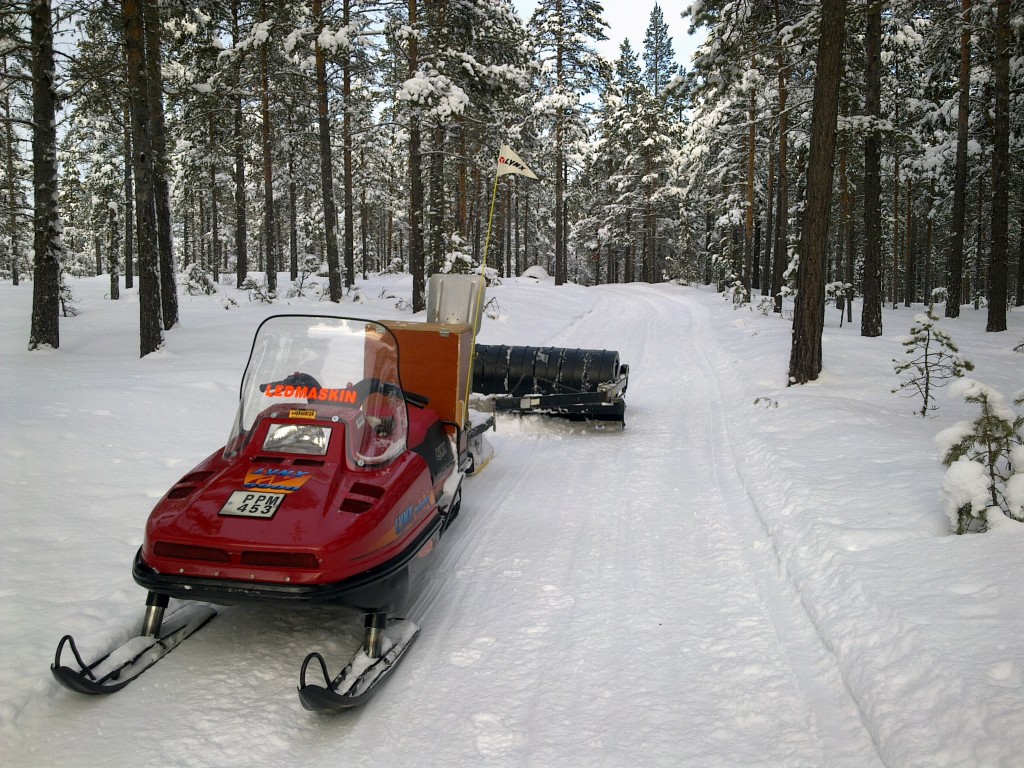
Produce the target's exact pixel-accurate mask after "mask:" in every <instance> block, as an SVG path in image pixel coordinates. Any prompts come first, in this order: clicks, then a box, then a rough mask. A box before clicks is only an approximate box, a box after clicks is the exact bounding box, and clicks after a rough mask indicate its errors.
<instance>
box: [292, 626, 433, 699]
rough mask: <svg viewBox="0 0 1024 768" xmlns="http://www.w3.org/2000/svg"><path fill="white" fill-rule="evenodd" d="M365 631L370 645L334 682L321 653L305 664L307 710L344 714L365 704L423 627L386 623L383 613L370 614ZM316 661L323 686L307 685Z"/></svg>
mask: <svg viewBox="0 0 1024 768" xmlns="http://www.w3.org/2000/svg"><path fill="white" fill-rule="evenodd" d="M385 623H386V625H387V628H386V629H384V624H385ZM366 629H367V642H366V643H365V644H364V646H363V647H362V648H360V649H359V651H357V652H356V654H355V655H354V656H353V657H352V658H351V660H350V661H349V662H348V664H347V665H346V666H345V668H344V669H343V670H342V671H341V672H340V673H339V674H338V676H337V677H335V678H334V679H333V680H332V679H331V677H330V675H329V674H328V672H327V663H326V662H325V661H324V657H323V656H321V655H320V654H319V653H315V652H314V653H311V654H309V655H308V656H307V657H306V660H305V661H303V662H302V670H301V672H300V673H299V699H300V700H301V701H302V706H303V707H304V708H306V709H308V710H310V711H313V712H341V711H343V710H346V709H354V708H355V707H358V706H361V705H362V704H365V703H366V702H367V701H368V700H369V698H370V697H371V696H372V695H373V694H374V693H376V691H377V690H378V688H379V686H380V684H381V683H382V682H383V681H384V679H385V678H386V677H387V676H388V675H389V674H390V673H391V672H392V671H393V670H394V669H395V667H397V666H398V662H399V661H401V660H402V657H403V656H404V655H405V652H406V651H407V650H409V647H410V646H411V645H412V644H413V641H414V640H415V639H416V637H417V636H418V635H419V633H420V628H419V627H418V626H417V625H416V624H413V623H412V622H411V621H407V620H405V619H387V620H386V621H385V619H384V614H381V613H378V614H368V615H367V620H366ZM314 659H315V660H316V661H317V662H318V663H319V665H320V671H321V672H322V673H323V676H324V683H325V685H323V686H320V685H311V684H307V683H306V668H307V667H308V666H309V664H310V662H312V661H313V660H314Z"/></svg>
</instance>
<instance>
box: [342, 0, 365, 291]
mask: <svg viewBox="0 0 1024 768" xmlns="http://www.w3.org/2000/svg"><path fill="white" fill-rule="evenodd" d="M351 10H352V9H351V2H350V0H344V4H343V6H342V18H341V20H342V23H343V24H344V25H345V26H346V27H348V25H349V22H350V21H351ZM341 94H342V104H343V109H344V112H343V113H342V116H341V166H342V172H343V173H344V175H345V178H344V187H343V189H342V205H343V206H344V213H345V232H344V237H343V243H342V250H343V251H344V259H345V287H346V288H351V287H352V286H354V285H355V284H356V240H355V229H354V227H355V220H356V213H355V203H354V202H353V197H352V194H353V190H354V188H355V179H354V178H353V173H352V111H351V104H350V99H351V97H352V64H351V61H350V59H349V57H348V56H346V57H345V60H344V62H343V63H342V69H341ZM363 263H364V264H365V263H366V250H365V249H364V250H363Z"/></svg>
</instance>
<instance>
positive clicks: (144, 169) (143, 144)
mask: <svg viewBox="0 0 1024 768" xmlns="http://www.w3.org/2000/svg"><path fill="white" fill-rule="evenodd" d="M122 13H123V15H124V21H125V39H126V48H127V54H128V98H129V101H130V103H131V124H132V168H133V170H134V177H135V221H136V227H135V229H136V233H137V236H138V237H137V241H138V251H139V356H140V357H145V356H146V355H148V354H149V353H150V352H154V351H156V350H157V349H159V348H160V346H161V345H162V344H163V319H162V317H161V313H162V302H161V300H160V262H159V252H158V247H159V246H158V243H157V223H156V198H155V192H154V188H153V151H152V136H151V133H150V131H151V126H152V122H151V117H150V114H149V107H150V101H149V98H148V96H147V86H146V60H145V21H144V17H143V11H142V0H123V6H122Z"/></svg>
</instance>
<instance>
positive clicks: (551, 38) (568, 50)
mask: <svg viewBox="0 0 1024 768" xmlns="http://www.w3.org/2000/svg"><path fill="white" fill-rule="evenodd" d="M603 11H604V9H603V8H602V6H601V3H599V2H597V1H596V0H540V2H539V3H538V4H537V7H536V9H535V10H534V12H533V16H532V17H531V18H530V25H529V26H530V29H531V31H532V33H533V35H534V40H535V44H536V46H537V49H538V52H539V56H540V60H541V64H542V71H543V72H545V73H546V74H545V76H544V80H545V83H544V90H545V97H544V98H542V99H541V100H540V102H539V103H538V104H537V105H536V107H535V108H534V112H535V114H536V115H538V116H544V117H545V118H546V121H550V122H549V124H550V126H551V131H552V134H553V137H554V142H553V146H552V154H553V156H554V157H553V159H554V168H553V171H552V174H551V175H552V176H553V177H554V178H553V179H552V181H553V182H554V199H553V201H552V202H553V218H554V225H555V226H554V230H555V231H554V241H555V242H554V246H555V285H561V284H563V283H564V282H566V279H567V269H566V267H567V253H566V240H567V235H568V227H567V222H566V200H565V191H566V182H567V178H568V154H569V147H570V145H571V144H572V143H573V142H574V141H576V140H578V139H580V138H581V137H582V134H583V131H584V125H583V122H582V116H583V105H582V96H583V95H584V94H586V93H587V92H589V91H590V90H591V89H592V88H593V87H594V86H595V85H596V84H597V82H598V74H599V58H598V56H597V54H596V52H595V51H594V49H593V47H592V45H593V42H596V41H599V40H605V39H606V36H605V33H604V30H605V27H606V26H607V25H606V24H605V22H604V20H603V19H602V18H601V14H602V13H603Z"/></svg>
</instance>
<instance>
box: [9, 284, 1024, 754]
mask: <svg viewBox="0 0 1024 768" xmlns="http://www.w3.org/2000/svg"><path fill="white" fill-rule="evenodd" d="M72 286H73V290H74V292H75V294H76V295H77V297H78V302H77V304H78V308H79V310H80V313H79V315H78V316H77V317H74V318H69V319H64V320H62V321H61V348H60V349H59V350H55V351H54V350H47V351H37V352H32V353H29V352H27V351H26V347H27V342H28V336H29V330H28V324H29V315H30V304H31V285H22V286H20V287H17V288H15V287H12V286H10V285H3V286H0V499H2V502H3V511H2V519H3V522H4V525H3V533H2V534H0V658H2V659H3V664H2V665H0V763H2V764H3V765H5V766H55V765H61V766H104V768H120V767H122V766H124V767H127V766H139V765H153V766H156V765H159V766H216V767H218V768H219V767H224V766H279V765H296V766H299V765H301V766H304V767H305V768H315V767H316V766H328V765H330V766H336V765H361V766H389V767H394V766H543V767H545V768H548V767H550V766H570V767H575V766H580V767H581V768H582V767H583V766H588V767H589V766H615V767H618V766H644V767H646V766H700V767H701V768H713V767H716V766H723V767H725V766H744V767H751V766H770V767H772V768H775V767H777V766H808V767H814V768H822V767H824V766H829V767H838V766H845V767H847V768H868V767H870V766H890V767H895V766H929V767H932V766H951V767H952V766H956V767H962V766H983V767H986V768H987V767H988V766H1007V767H1009V766H1020V765H1022V764H1024V525H1021V526H1018V525H1011V526H1002V527H1000V528H999V529H998V530H995V531H993V532H990V533H988V534H985V535H971V536H963V537H956V536H953V535H951V534H949V533H948V521H947V519H946V516H945V514H944V513H943V511H942V507H941V505H940V502H939V498H938V494H939V487H940V483H941V478H942V475H943V471H944V470H943V467H942V466H941V464H940V463H939V461H938V457H937V455H936V450H935V447H934V443H933V438H934V436H935V434H936V433H938V432H939V431H940V430H941V429H943V428H945V427H947V426H949V425H951V424H953V423H954V422H956V421H958V420H961V419H965V418H973V417H974V413H973V412H972V411H971V410H970V408H971V407H970V406H967V405H966V404H964V403H963V402H960V401H957V400H955V399H949V398H946V397H941V398H940V409H939V410H938V411H937V412H936V414H935V415H934V416H933V417H932V418H929V419H922V418H920V417H919V416H916V415H914V410H915V407H919V406H916V401H913V400H908V399H905V398H901V397H899V396H897V395H894V394H891V392H890V390H891V389H893V388H894V387H895V386H896V385H897V384H898V383H899V379H898V377H897V376H896V374H895V373H894V372H893V365H892V362H891V359H892V358H902V356H903V352H902V347H901V345H900V339H901V338H902V337H903V336H904V335H905V334H906V333H907V332H908V330H909V328H910V325H911V323H912V318H913V315H914V314H915V313H918V312H920V311H921V307H917V308H915V309H913V310H904V309H899V310H886V312H885V316H884V321H885V331H886V332H885V335H884V336H883V337H881V338H877V339H866V338H862V337H861V336H860V335H859V318H858V317H856V316H855V318H854V322H853V323H852V324H849V323H848V324H846V325H845V326H843V327H839V313H838V312H837V311H836V310H835V309H834V308H829V311H828V313H827V317H826V329H825V338H824V359H825V371H824V374H823V375H822V377H821V378H820V380H819V381H818V382H816V383H814V384H811V385H808V386H802V387H792V388H787V387H786V386H785V372H786V369H787V362H788V354H789V339H790V334H789V323H788V322H787V321H786V320H784V319H781V318H779V317H771V316H764V315H762V314H760V313H758V312H756V311H751V310H750V309H741V310H734V309H733V308H732V306H731V304H729V303H727V302H725V301H723V300H722V298H721V297H719V296H717V295H715V294H714V293H712V292H710V291H709V290H707V289H700V288H693V287H680V286H675V285H659V286H651V285H616V286H601V287H597V288H582V287H578V286H571V285H570V286H562V287H559V288H556V287H554V285H553V284H552V283H551V282H550V281H548V280H541V281H537V280H533V279H528V278H521V279H518V280H507V281H505V283H504V284H503V285H501V286H497V287H494V288H492V289H490V290H489V294H488V295H489V297H490V298H491V299H493V301H494V303H493V304H492V305H491V308H490V310H491V312H492V313H493V314H496V315H497V316H496V317H491V318H488V319H487V320H485V322H484V327H483V329H482V331H481V336H480V341H481V342H485V343H509V344H529V345H537V346H540V345H554V346H566V347H585V348H588V347H594V348H604V349H615V350H617V351H618V352H619V354H620V356H621V358H622V360H623V361H624V362H627V363H629V365H630V369H631V374H630V385H629V391H628V394H627V396H626V401H627V404H628V407H627V411H626V420H627V428H626V429H625V430H624V431H622V432H596V431H593V430H588V429H584V428H581V427H578V426H573V425H570V424H566V423H561V422H556V421H551V420H544V419H541V418H537V417H530V418H523V419H517V418H515V417H507V418H501V419H500V421H499V424H498V429H497V432H495V433H489V439H490V441H491V442H492V444H493V445H494V447H495V450H496V455H495V457H494V460H493V461H492V462H491V463H490V464H489V465H488V466H487V468H486V469H485V470H484V471H483V472H482V473H481V474H480V475H479V476H476V477H473V478H470V479H468V480H467V481H466V486H465V488H464V500H463V506H462V514H461V515H460V517H459V519H458V521H457V523H456V524H455V525H454V526H453V528H452V529H451V531H450V532H449V534H448V535H447V536H446V538H445V539H443V540H442V542H441V544H442V550H443V551H442V553H441V555H440V558H439V561H438V562H437V564H436V567H435V568H434V569H433V570H432V571H431V573H430V574H429V575H428V577H427V578H426V580H425V582H424V583H423V584H422V589H421V591H420V593H419V597H418V598H417V600H416V602H415V604H414V605H413V607H412V609H411V610H410V612H409V615H410V617H411V618H413V619H415V620H416V621H417V622H418V623H419V624H420V625H421V626H422V632H421V635H420V639H419V640H418V641H417V643H416V645H415V646H414V647H413V648H412V650H411V651H410V652H409V654H408V656H407V658H406V660H405V661H404V662H403V664H402V666H401V667H400V668H399V669H398V670H397V671H396V673H395V674H394V675H393V676H392V678H391V679H390V680H389V681H388V683H387V684H386V686H385V687H384V688H383V690H382V691H381V692H380V694H378V696H377V697H376V698H375V699H374V700H373V701H371V702H370V703H369V704H368V705H367V706H366V707H365V708H364V709H361V710H359V711H356V712H352V713H348V714H344V715H341V716H320V715H314V714H311V713H309V712H306V711H305V710H303V709H302V708H301V706H300V704H299V701H298V697H297V695H296V693H295V685H296V682H297V677H298V670H299V665H300V663H301V661H302V659H303V657H304V656H305V655H306V653H307V652H308V651H311V650H319V651H321V652H323V653H324V654H325V655H326V656H327V657H328V658H329V659H331V660H333V661H334V662H335V663H334V664H333V665H332V666H335V667H336V666H337V664H338V663H339V662H341V661H342V660H343V659H345V658H347V657H348V656H349V655H350V653H351V652H352V651H353V650H354V649H355V648H356V647H357V646H358V644H359V641H360V636H361V617H360V616H358V615H356V614H355V613H351V612H346V611H334V610H327V609H308V610H272V609H259V608H255V607H235V608H225V609H222V610H221V613H220V616H219V617H218V618H217V619H216V620H215V621H213V622H212V623H211V624H210V625H209V626H208V627H207V628H205V629H204V630H203V631H202V632H200V633H199V634H197V635H195V636H194V637H193V638H192V639H190V640H188V641H187V643H186V644H185V645H183V646H182V647H181V648H179V649H178V650H177V651H175V652H174V653H173V654H172V655H171V656H169V657H168V658H167V659H165V660H164V661H162V662H161V663H160V664H158V665H157V666H156V667H154V668H153V669H151V670H150V671H148V672H147V673H146V674H144V675H143V676H142V677H141V678H139V680H138V681H136V682H135V683H133V684H132V685H131V686H129V687H128V688H127V689H125V690H124V691H122V692H120V693H117V694H115V695H113V696H110V697H106V698H102V699H101V698H92V697H83V696H79V695H76V694H73V693H71V692H69V691H66V690H64V689H63V688H61V687H60V686H59V685H58V684H57V683H56V682H55V681H54V680H53V679H52V677H51V676H50V674H49V670H48V666H49V664H50V662H51V660H52V655H53V651H54V649H55V647H56V644H57V641H58V640H59V639H60V637H61V635H63V634H65V633H68V632H70V633H73V634H74V635H75V636H76V638H78V639H79V643H80V645H82V646H83V647H84V648H83V649H84V650H85V651H86V652H87V653H88V652H89V650H90V649H96V650H98V649H99V648H100V647H101V646H103V645H104V644H105V643H108V642H110V641H112V640H113V639H115V638H120V637H122V636H123V635H124V634H125V632H126V631H128V630H129V629H131V628H133V627H135V626H136V625H137V623H138V621H139V619H140V617H141V613H142V603H143V599H144V594H143V592H142V590H141V588H139V587H137V586H136V585H135V584H134V582H133V581H132V578H131V573H130V564H131V560H132V557H133V555H134V553H135V550H136V549H137V548H138V546H139V545H140V543H141V539H142V533H143V526H144V523H145V519H146V516H147V514H148V513H149V510H150V508H151V507H152V505H153V504H154V503H155V502H156V500H157V499H158V498H159V497H160V496H161V495H162V494H163V493H164V492H165V491H166V490H167V488H168V487H169V486H170V485H171V484H173V483H174V481H176V480H177V479H178V478H179V477H181V476H182V475H183V474H184V473H185V472H186V471H187V470H188V469H189V468H190V467H191V466H192V465H193V464H195V463H196V462H197V461H199V460H200V459H201V458H203V457H205V456H206V455H207V454H208V453H210V452H211V451H212V450H214V449H215V448H216V447H217V446H218V445H220V444H221V443H222V442H223V440H224V438H225V437H226V435H227V433H228V430H229V428H230V422H231V419H232V416H233V413H234V407H235V400H236V398H237V393H238V383H239V379H240V377H241V373H242V369H243V367H244V364H245V358H246V356H247V354H248V349H249V345H250V343H251V338H252V333H253V331H254V329H255V327H256V325H257V323H258V321H259V320H260V319H262V318H263V317H265V316H267V315H268V314H272V313H274V312H296V311H301V312H309V311H316V310H338V309H339V308H337V307H333V306H331V305H329V304H326V303H316V302H315V300H314V299H308V298H307V299H287V300H286V299H282V300H279V301H278V302H277V303H276V304H274V305H273V306H266V305H263V304H257V303H252V302H249V301H247V300H246V297H245V295H244V294H239V293H237V292H235V291H234V290H233V289H229V288H223V289H222V293H221V295H220V296H217V297H205V296H204V297H190V296H182V306H181V318H182V319H181V324H180V326H179V327H178V328H175V329H174V330H172V331H170V332H169V333H168V334H167V341H166V345H165V348H164V349H162V350H161V351H159V352H158V353H155V354H153V355H150V356H148V357H146V358H144V359H139V358H138V304H137V302H136V295H135V293H134V292H131V291H129V292H122V296H123V298H122V300H121V301H118V302H110V301H107V300H105V299H104V294H105V292H106V290H107V279H106V278H95V279H86V280H75V281H72ZM409 292H410V283H409V281H408V278H404V277H382V278H375V279H373V280H371V281H369V282H368V283H365V284H363V285H362V288H361V290H360V292H359V293H360V295H361V297H362V298H361V301H359V302H353V301H352V299H351V297H350V298H348V299H346V302H345V303H344V305H343V306H342V307H340V311H341V312H342V313H344V314H348V315H354V316H360V317H369V318H379V319H392V318H404V319H409V318H410V317H411V316H410V314H409V312H408V310H407V309H402V308H400V307H399V306H397V305H399V304H402V306H404V302H401V301H400V300H401V299H408V297H409ZM227 297H233V298H234V299H235V300H236V301H237V302H238V303H237V306H231V307H230V308H228V309H225V300H226V298H227ZM984 323H985V318H984V313H983V312H975V311H973V310H970V309H967V310H966V311H965V312H964V314H963V316H962V317H961V318H960V319H958V320H955V321H948V320H947V321H943V322H942V325H943V327H945V328H946V330H948V331H949V333H950V334H951V335H952V337H953V339H954V340H955V341H956V342H957V343H958V344H959V346H960V349H961V351H962V352H963V353H964V355H965V356H966V357H967V358H968V359H970V360H971V361H973V362H974V363H975V365H976V370H975V371H974V373H973V374H972V375H973V376H974V377H975V378H977V379H979V380H981V381H984V382H985V383H987V384H989V385H991V386H993V387H995V388H996V389H998V390H1000V391H1002V392H1003V394H1005V395H1006V396H1007V397H1010V396H1011V395H1012V394H1013V393H1014V392H1015V391H1016V390H1018V389H1019V388H1020V387H1021V386H1024V355H1021V354H1020V353H1015V352H1013V347H1014V346H1015V345H1017V344H1019V343H1020V342H1021V341H1022V340H1024V313H1022V312H1021V311H1020V310H1016V311H1014V312H1013V313H1012V314H1011V316H1010V331H1009V332H1007V333H1001V334H986V333H984Z"/></svg>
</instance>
